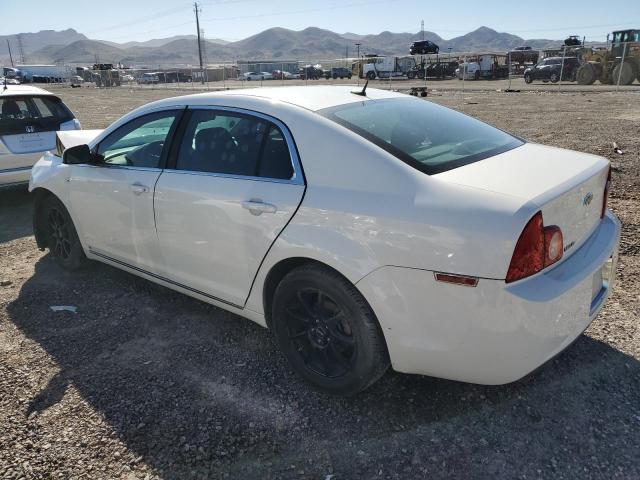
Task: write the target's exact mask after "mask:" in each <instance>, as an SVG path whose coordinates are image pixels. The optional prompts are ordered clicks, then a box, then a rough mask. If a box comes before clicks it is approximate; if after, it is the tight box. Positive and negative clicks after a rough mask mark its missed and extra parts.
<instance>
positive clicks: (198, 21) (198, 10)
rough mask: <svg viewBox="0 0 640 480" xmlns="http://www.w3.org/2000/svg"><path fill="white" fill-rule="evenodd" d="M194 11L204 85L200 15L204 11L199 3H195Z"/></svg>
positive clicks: (201, 76)
mask: <svg viewBox="0 0 640 480" xmlns="http://www.w3.org/2000/svg"><path fill="white" fill-rule="evenodd" d="M193 10H194V12H196V29H197V30H198V58H199V59H200V80H201V81H202V84H203V85H204V69H203V67H202V41H201V40H200V19H199V18H198V13H200V12H201V11H202V9H201V8H200V5H198V2H194V3H193Z"/></svg>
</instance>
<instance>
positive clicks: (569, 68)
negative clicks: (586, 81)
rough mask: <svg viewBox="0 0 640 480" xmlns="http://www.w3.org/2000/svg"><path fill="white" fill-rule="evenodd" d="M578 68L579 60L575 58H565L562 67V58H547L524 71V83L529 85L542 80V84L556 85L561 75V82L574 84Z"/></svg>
mask: <svg viewBox="0 0 640 480" xmlns="http://www.w3.org/2000/svg"><path fill="white" fill-rule="evenodd" d="M579 67H580V60H579V59H578V58H577V57H565V59H564V67H563V66H562V57H548V58H545V59H543V60H541V61H539V62H538V63H536V64H535V65H534V66H532V67H529V68H527V69H526V70H525V71H524V81H525V82H526V83H531V82H533V81H534V80H542V81H543V82H552V83H557V82H558V81H559V80H560V74H561V73H562V79H563V80H567V81H570V82H574V81H575V80H576V73H577V72H578V68H579Z"/></svg>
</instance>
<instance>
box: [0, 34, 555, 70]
mask: <svg viewBox="0 0 640 480" xmlns="http://www.w3.org/2000/svg"><path fill="white" fill-rule="evenodd" d="M423 35H424V37H423ZM422 38H424V39H425V40H431V41H433V42H435V43H436V44H438V45H439V46H440V52H441V53H445V54H446V53H447V52H449V49H451V51H452V52H454V53H456V52H480V51H487V52H505V51H507V50H509V49H511V48H514V47H517V46H520V45H530V46H531V47H532V48H534V49H539V48H544V47H546V46H549V45H554V44H557V43H558V41H554V40H548V39H528V40H525V39H523V38H521V37H518V36H516V35H512V34H510V33H504V32H497V31H495V30H493V29H491V28H488V27H480V28H478V29H476V30H474V31H472V32H469V33H467V34H465V35H461V36H459V37H455V38H451V39H448V40H447V39H444V38H442V37H440V36H439V35H438V34H436V33H434V32H427V31H425V32H424V33H422V32H419V33H392V32H386V31H385V32H382V33H379V34H371V35H360V34H355V33H344V34H339V33H335V32H332V31H331V30H324V29H320V28H316V27H309V28H305V29H304V30H300V31H295V30H288V29H286V28H279V27H275V28H269V29H267V30H264V31H262V32H260V33H258V34H256V35H253V36H251V37H248V38H245V39H243V40H239V41H235V42H226V41H224V40H218V39H206V40H205V41H204V42H203V47H204V55H205V59H206V61H207V62H209V63H213V62H220V61H234V60H238V59H241V60H252V59H263V60H265V59H272V60H278V59H280V60H301V61H306V60H308V61H318V60H322V59H325V60H328V59H335V58H344V56H345V55H349V56H350V57H355V54H356V47H355V43H360V54H361V55H362V54H378V55H406V54H408V50H409V45H410V44H411V42H414V41H416V40H421V39H422ZM18 39H20V40H18ZM7 40H8V41H9V43H10V44H11V50H12V54H13V60H14V63H16V64H19V63H22V62H21V59H22V54H23V55H24V59H25V63H29V64H34V63H65V64H90V63H95V62H96V61H99V62H102V63H123V64H127V65H147V66H161V65H163V66H164V65H195V64H197V62H198V47H197V40H196V36H195V35H178V36H173V37H168V38H160V39H152V40H147V41H144V42H127V43H115V42H111V41H107V40H94V39H89V38H88V37H87V36H86V35H83V34H82V33H79V32H77V31H75V30H74V29H67V30H62V31H54V30H43V31H40V32H37V33H21V34H16V35H2V36H0V63H3V64H4V65H7V64H9V52H8V48H7ZM20 44H21V47H22V53H21V52H20Z"/></svg>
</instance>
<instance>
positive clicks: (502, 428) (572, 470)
mask: <svg viewBox="0 0 640 480" xmlns="http://www.w3.org/2000/svg"><path fill="white" fill-rule="evenodd" d="M52 305H72V306H76V307H77V313H75V314H74V313H72V312H68V311H61V312H53V311H51V309H50V306H52ZM7 310H8V313H9V318H10V321H11V322H13V324H15V325H16V326H17V327H18V328H19V329H20V330H21V331H22V332H23V333H24V334H25V335H26V336H27V337H28V338H29V339H31V340H33V341H35V342H37V343H38V344H39V345H40V346H41V347H42V348H43V349H44V350H45V351H46V353H47V354H48V355H49V356H50V357H52V359H53V360H54V361H55V362H56V363H57V366H58V368H59V372H58V373H57V374H55V375H53V376H52V377H51V379H50V380H49V382H48V384H47V385H46V386H45V387H44V388H43V389H42V390H41V391H40V392H39V393H38V394H37V395H35V396H34V398H32V399H31V400H30V401H29V405H28V407H27V408H26V410H25V411H24V412H22V414H23V415H24V416H25V418H31V417H33V416H34V415H42V414H44V413H45V412H46V411H47V410H48V409H50V408H52V407H53V406H55V405H56V404H58V403H60V402H64V401H65V396H66V395H67V391H68V390H69V388H70V386H73V387H74V388H75V389H76V390H77V392H78V393H79V394H80V396H81V398H82V399H83V400H84V401H85V402H87V403H88V404H89V405H90V406H91V408H92V409H93V410H95V411H97V412H98V413H99V415H100V417H101V418H102V419H104V421H105V422H107V423H108V424H109V426H110V428H111V429H112V430H113V431H114V432H115V434H116V435H117V437H118V439H119V440H120V441H121V442H123V443H124V444H125V445H126V447H127V449H128V450H129V451H130V452H132V453H133V454H134V455H135V456H139V457H142V459H143V461H144V462H145V463H146V464H147V465H148V466H150V467H152V468H153V469H154V470H155V472H157V473H158V475H159V476H160V477H162V478H195V477H198V478H201V477H211V478H214V477H215V478H221V476H222V475H223V474H226V475H229V477H230V478H266V477H272V478H289V477H295V478H300V477H301V476H302V477H304V475H310V476H312V477H313V478H324V477H325V476H326V475H329V474H335V475H336V476H335V478H336V479H340V478H354V477H361V478H372V477H374V476H379V475H382V478H414V477H424V478H427V477H428V478H441V477H452V476H453V477H455V476H460V475H462V476H466V477H471V478H479V477H482V478H498V477H502V478H516V477H518V478H525V477H526V478H531V477H533V478H560V477H563V478H564V477H567V476H569V477H578V478H585V477H586V476H589V475H586V474H585V472H596V473H597V476H598V477H600V478H613V477H615V476H616V475H620V470H619V468H621V467H620V465H624V464H627V463H628V462H627V463H625V462H626V460H625V459H629V458H631V459H636V460H633V462H635V463H636V464H637V452H638V446H639V444H640V441H639V434H638V429H639V427H640V416H639V417H638V418H637V419H635V418H634V417H633V415H640V411H638V405H640V403H639V402H638V400H639V397H638V392H640V365H639V364H640V362H638V361H637V360H635V359H634V358H633V357H630V356H628V355H625V354H624V353H621V352H619V351H617V350H615V349H613V348H612V347H610V346H609V345H607V344H605V343H602V342H599V341H596V340H593V339H591V338H589V337H587V336H583V337H581V338H580V339H579V340H578V341H577V342H576V343H575V344H574V345H573V346H572V347H571V348H570V349H569V350H567V351H566V352H565V353H564V354H562V355H561V356H559V357H558V358H557V359H555V360H553V361H551V362H549V363H548V364H547V365H545V366H544V367H543V368H541V369H540V370H539V371H537V372H536V373H534V374H532V375H529V376H528V377H526V378H525V379H523V380H521V381H519V382H515V383H513V384H510V385H505V386H498V387H487V386H479V385H471V384H465V383H458V382H453V381H447V380H439V379H434V378H427V377H420V376H413V375H403V374H399V373H394V372H388V373H387V374H386V375H385V376H384V377H383V378H382V379H381V380H380V381H379V382H377V383H376V384H374V385H373V386H372V387H371V388H370V389H369V390H367V391H365V392H364V393H362V394H360V395H357V396H355V397H352V398H340V397H332V396H328V395H326V394H323V393H319V392H317V391H315V390H313V389H312V388H310V387H309V386H307V385H306V384H304V383H303V382H302V381H300V380H299V379H298V377H297V376H296V375H295V374H294V373H293V372H292V371H291V370H290V369H289V367H288V366H287V364H286V362H285V361H284V359H283V357H282V356H281V355H280V354H279V353H278V351H277V349H276V348H275V346H274V345H273V343H272V341H271V337H270V334H269V332H268V331H267V330H265V329H263V328H261V327H259V326H257V325H255V324H253V323H251V322H249V321H247V320H244V319H242V318H240V317H238V316H235V315H232V314H230V313H227V312H225V311H222V310H220V309H218V308H216V307H212V306H210V305H207V304H204V303H202V302H199V301H197V300H194V299H191V298H189V297H186V296H184V295H181V294H178V293H175V292H173V291H171V290H168V289H166V288H163V287H160V286H157V285H155V284H153V283H150V282H148V281H146V280H143V279H140V278H137V277H135V276H132V275H129V274H127V273H125V272H122V271H119V270H116V269H114V268H111V267H108V266H105V265H100V264H96V265H93V266H92V267H90V268H89V269H88V270H85V271H82V272H79V273H69V272H65V271H63V270H61V269H60V268H59V267H58V266H57V265H56V264H55V263H54V262H53V260H52V259H51V258H50V256H48V255H47V256H44V257H42V258H41V259H40V260H39V261H38V262H37V263H36V265H35V272H34V274H33V276H32V277H31V278H29V279H28V280H27V281H26V283H25V284H24V285H23V287H22V288H21V290H20V292H19V295H18V297H17V298H16V299H15V300H14V301H12V302H10V303H9V304H8V305H7ZM633 405H635V407H634V406H633ZM634 408H635V410H634ZM89 434H90V433H89V432H87V435H89ZM292 466H293V467H292ZM636 468H637V467H636ZM301 469H302V470H303V471H304V474H301V473H300V470H301ZM380 472H382V473H380ZM628 473H629V472H628V471H624V470H623V471H622V477H624V478H630V475H628ZM581 474H585V475H582V476H581ZM321 476H322V477H321Z"/></svg>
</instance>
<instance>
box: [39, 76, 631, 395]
mask: <svg viewBox="0 0 640 480" xmlns="http://www.w3.org/2000/svg"><path fill="white" fill-rule="evenodd" d="M352 89H353V87H281V88H270V89H265V88H262V89H256V90H239V91H226V92H216V93H206V94H200V95H191V96H184V97H178V98H169V99H165V100H160V101H158V102H154V103H151V104H149V105H146V106H144V107H141V108H138V109H137V110H135V111H133V112H131V113H129V114H127V115H125V116H124V117H122V118H121V119H120V120H118V121H117V122H115V123H114V124H113V125H111V126H110V127H109V128H107V129H106V130H104V131H102V132H100V133H99V134H97V136H96V134H95V132H93V133H87V134H86V138H85V139H82V138H80V136H79V134H80V133H81V132H78V133H77V134H76V135H75V136H72V135H69V134H65V133H64V132H61V133H59V137H60V142H59V143H60V148H59V150H58V152H57V153H51V154H48V155H45V156H44V157H43V158H42V159H41V160H40V161H39V162H38V163H37V165H36V166H35V167H34V169H33V172H32V177H31V184H30V189H31V191H32V192H33V193H34V194H35V213H34V218H35V222H34V225H35V234H36V240H37V243H38V246H39V247H40V248H45V247H48V248H49V249H50V251H51V254H52V256H53V257H55V258H56V260H57V261H58V262H59V264H60V265H61V266H63V267H65V268H69V269H74V268H78V267H81V266H82V265H83V264H84V263H85V262H86V261H87V259H92V260H99V261H101V262H105V263H107V264H109V265H112V266H114V267H117V268H121V269H124V270H126V271H128V272H131V273H133V274H135V275H139V276H142V277H144V278H146V279H148V280H151V281H153V282H157V283H159V284H161V285H164V286H167V287H169V288H172V289H175V290H178V291H180V292H183V293H185V294H187V295H191V296H193V297H195V298H198V299H200V300H203V301H205V302H209V303H211V304H213V305H217V306H219V307H221V308H224V309H226V310H229V311H231V312H233V313H236V314H238V315H240V316H242V317H246V318H248V319H250V320H253V321H255V322H257V323H259V324H260V325H263V326H265V327H268V328H270V329H271V331H272V332H273V335H274V336H275V338H276V340H277V342H278V344H279V345H280V347H281V349H282V351H283V352H284V354H285V355H286V357H287V358H288V360H289V362H290V363H291V365H292V366H293V368H294V369H295V370H297V371H298V372H299V373H300V374H301V375H302V377H304V378H305V379H306V380H307V381H309V382H310V383H311V384H313V385H315V386H316V387H318V388H321V389H324V390H326V391H330V392H334V393H341V394H353V393H355V392H358V391H360V390H362V389H364V388H366V387H367V386H369V385H371V383H373V382H374V381H375V380H376V379H378V378H379V377H380V376H381V375H382V374H383V373H384V372H385V370H386V369H387V367H388V366H389V365H391V366H392V367H393V368H394V369H395V370H397V371H400V372H408V373H416V374H423V375H431V376H436V377H443V378H449V379H455V380H461V381H466V382H474V383H481V384H502V383H507V382H512V381H515V380H517V379H519V378H521V377H523V376H524V375H526V374H528V373H529V372H531V371H532V370H534V369H535V368H536V367H538V366H540V365H542V364H543V363H545V362H546V361H547V360H549V359H550V358H552V357H553V356H555V355H556V354H558V353H559V352H561V351H562V350H563V349H565V348H566V347H567V346H568V345H569V344H570V343H571V342H572V341H573V340H575V339H576V338H577V337H578V336H579V335H580V334H581V333H582V331H584V330H585V329H586V328H587V326H588V325H589V324H590V323H591V321H592V320H593V319H594V318H595V317H596V315H597V314H598V312H599V311H600V309H601V308H602V305H603V304H604V302H605V300H606V298H607V297H608V295H609V293H610V291H611V287H612V281H613V279H614V273H615V266H616V258H617V249H618V243H619V233H620V224H619V222H618V220H617V218H616V217H615V216H614V215H613V213H612V212H611V211H609V210H607V208H606V206H607V205H606V203H607V191H608V188H609V181H610V180H609V179H610V173H609V172H610V167H609V162H608V161H607V160H606V159H604V158H601V157H596V156H592V155H587V154H583V153H578V152H574V151H569V150H561V149H557V148H551V147H546V146H542V145H536V144H533V143H528V142H525V141H524V140H521V139H519V138H516V137H514V136H512V135H509V134H507V133H505V132H503V131H501V130H497V129H496V128H494V127H491V126H489V125H487V124H484V123H482V122H480V121H478V120H475V119H473V118H470V117H468V116H465V115H463V114H460V113H457V112H455V111H453V110H449V109H447V108H444V107H440V106H438V105H435V104H433V103H431V102H428V101H424V100H420V99H417V98H413V97H410V96H406V95H402V94H398V93H393V92H388V91H382V90H375V89H369V90H367V91H366V92H364V94H363V92H362V91H361V90H358V91H352ZM84 142H86V144H85V143H84ZM64 147H66V149H65V150H64V152H63V153H62V150H63V148H64Z"/></svg>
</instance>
